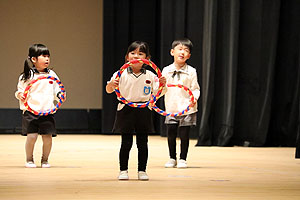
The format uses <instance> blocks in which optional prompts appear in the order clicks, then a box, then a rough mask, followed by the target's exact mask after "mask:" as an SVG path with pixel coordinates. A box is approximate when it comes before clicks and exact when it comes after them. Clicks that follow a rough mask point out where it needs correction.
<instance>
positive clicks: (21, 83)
mask: <svg viewBox="0 0 300 200" xmlns="http://www.w3.org/2000/svg"><path fill="white" fill-rule="evenodd" d="M26 86H27V84H25V82H24V81H22V80H21V76H20V78H19V82H18V85H17V91H16V92H15V97H16V98H17V99H18V100H20V101H22V102H24V101H25V99H24V97H23V95H24V91H25V88H26Z"/></svg>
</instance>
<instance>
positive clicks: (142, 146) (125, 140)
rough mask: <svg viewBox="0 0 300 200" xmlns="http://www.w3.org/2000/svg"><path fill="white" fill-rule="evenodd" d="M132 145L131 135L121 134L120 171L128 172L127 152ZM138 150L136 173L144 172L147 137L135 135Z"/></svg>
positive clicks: (146, 158)
mask: <svg viewBox="0 0 300 200" xmlns="http://www.w3.org/2000/svg"><path fill="white" fill-rule="evenodd" d="M132 143H133V135H132V134H122V143H121V148H120V153H119V161H120V170H121V171H124V170H128V160H129V152H130V150H131V147H132ZM136 145H137V148H138V171H146V166H147V161H148V135H147V134H136Z"/></svg>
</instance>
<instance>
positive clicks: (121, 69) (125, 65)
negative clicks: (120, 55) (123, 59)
mask: <svg viewBox="0 0 300 200" xmlns="http://www.w3.org/2000/svg"><path fill="white" fill-rule="evenodd" d="M138 62H139V63H144V64H146V65H149V66H150V67H152V68H153V69H154V70H155V72H156V74H157V77H158V78H160V77H161V71H160V69H159V68H158V67H157V66H156V65H155V64H154V63H153V62H152V61H150V60H147V59H135V60H131V61H129V62H127V63H125V64H124V65H123V66H122V67H121V68H120V70H119V71H118V73H117V76H116V80H119V79H120V77H121V75H122V73H123V71H124V70H125V69H127V68H128V67H130V66H131V65H133V64H136V63H138ZM162 90H163V85H162V84H159V88H158V91H157V93H156V94H155V95H153V96H152V97H153V98H151V99H150V100H149V101H147V102H145V103H133V102H130V101H128V100H126V99H125V98H124V97H123V96H122V95H121V93H120V90H119V86H118V87H115V93H116V95H117V96H118V98H119V100H120V101H122V102H123V103H124V104H127V105H129V106H131V107H137V108H144V107H146V106H148V105H149V104H150V103H151V104H152V103H155V102H156V100H157V99H158V97H159V95H160V94H161V92H162Z"/></svg>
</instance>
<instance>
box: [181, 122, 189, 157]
mask: <svg viewBox="0 0 300 200" xmlns="http://www.w3.org/2000/svg"><path fill="white" fill-rule="evenodd" d="M178 130H179V137H180V141H181V144H180V151H181V152H180V159H182V160H186V158H187V153H188V149H189V142H190V139H189V133H190V126H181V127H179V129H178Z"/></svg>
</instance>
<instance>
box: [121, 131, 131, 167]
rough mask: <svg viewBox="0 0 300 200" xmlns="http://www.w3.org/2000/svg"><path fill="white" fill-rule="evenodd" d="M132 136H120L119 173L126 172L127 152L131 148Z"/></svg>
mask: <svg viewBox="0 0 300 200" xmlns="http://www.w3.org/2000/svg"><path fill="white" fill-rule="evenodd" d="M132 142H133V135H131V134H122V142H121V148H120V153H119V162H120V171H125V170H128V160H129V152H130V150H131V147H132Z"/></svg>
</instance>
